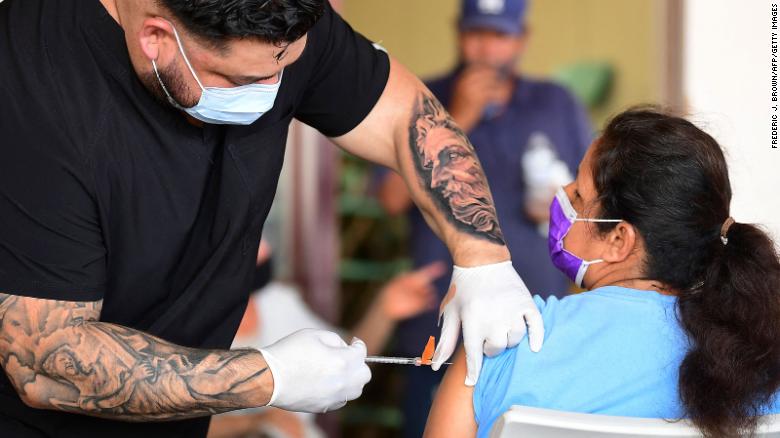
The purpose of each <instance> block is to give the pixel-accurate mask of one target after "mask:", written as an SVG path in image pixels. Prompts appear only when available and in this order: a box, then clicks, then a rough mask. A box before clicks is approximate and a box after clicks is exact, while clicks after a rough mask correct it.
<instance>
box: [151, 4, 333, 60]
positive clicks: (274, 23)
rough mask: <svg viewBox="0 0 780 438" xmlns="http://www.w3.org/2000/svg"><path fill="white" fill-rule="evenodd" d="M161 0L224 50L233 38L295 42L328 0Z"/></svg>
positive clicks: (194, 30) (280, 43) (304, 32)
mask: <svg viewBox="0 0 780 438" xmlns="http://www.w3.org/2000/svg"><path fill="white" fill-rule="evenodd" d="M158 1H159V3H160V4H161V5H162V6H163V7H165V8H166V9H168V10H169V11H171V13H173V15H174V16H175V17H176V18H177V19H178V20H179V21H181V22H182V24H184V26H185V27H186V28H187V30H189V31H190V32H192V33H193V34H195V35H196V36H198V37H200V38H201V39H202V40H204V41H205V42H207V43H209V44H211V45H212V46H214V47H217V48H220V49H224V48H225V47H226V43H227V41H228V40H230V39H232V38H257V39H258V40H260V41H264V42H269V43H273V44H277V45H282V44H286V43H291V42H293V41H296V40H298V39H299V38H301V37H302V36H303V35H304V34H306V32H308V31H309V29H311V28H312V27H313V26H314V24H315V23H316V22H317V20H319V19H320V17H321V16H322V14H323V12H324V10H325V3H324V1H325V0H158Z"/></svg>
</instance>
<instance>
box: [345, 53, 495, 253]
mask: <svg viewBox="0 0 780 438" xmlns="http://www.w3.org/2000/svg"><path fill="white" fill-rule="evenodd" d="M333 140H334V141H335V142H336V144H338V145H339V146H341V147H342V148H344V149H345V150H347V151H349V152H351V153H354V154H355V155H358V156H360V157H362V158H365V159H367V160H370V161H374V162H376V163H379V164H382V165H384V166H387V167H390V168H392V169H394V170H395V171H397V172H398V173H399V174H400V175H401V177H402V178H403V179H404V181H405V182H406V187H407V188H408V190H409V194H410V195H411V197H412V199H413V200H414V202H415V204H417V206H418V207H419V208H420V211H421V212H422V213H423V216H424V217H425V219H426V221H427V222H428V224H429V225H430V226H431V228H432V229H433V231H434V232H436V234H437V235H438V236H439V237H440V238H441V239H442V240H443V241H444V242H445V243H446V244H447V246H448V248H449V249H450V252H451V253H452V256H453V259H454V261H455V263H456V264H459V265H462V266H474V265H477V264H486V263H493V262H497V261H504V260H508V259H509V252H508V250H507V249H506V245H505V243H504V236H503V235H502V233H501V227H500V226H499V223H498V216H497V214H496V208H495V205H494V202H493V197H492V195H491V193H490V189H489V187H488V181H487V178H486V176H485V173H484V171H483V169H482V165H481V164H480V162H479V159H478V158H477V154H476V151H475V150H474V147H473V146H472V144H471V142H469V140H468V138H467V137H466V135H465V134H464V133H463V131H462V130H461V129H460V128H459V127H458V126H457V124H456V123H455V122H454V121H453V120H452V118H451V117H450V115H449V114H448V113H447V111H446V110H445V109H444V107H443V106H442V105H441V103H439V101H438V100H436V98H435V97H434V96H433V95H432V94H431V92H430V91H429V90H428V89H427V88H426V87H425V85H423V84H422V83H421V82H420V81H419V80H418V79H417V78H416V77H414V75H412V74H411V73H410V72H408V71H407V70H406V69H405V68H404V67H403V66H402V65H400V64H399V63H398V62H397V61H395V60H391V65H390V77H389V79H388V83H387V85H386V87H385V91H384V93H383V94H382V96H381V97H380V99H379V101H378V102H377V104H376V105H375V106H374V109H373V110H372V111H371V113H370V114H369V115H368V116H367V117H366V118H365V119H364V120H363V121H362V122H361V123H360V124H359V125H358V126H357V127H356V128H354V129H353V130H352V131H350V132H349V133H347V134H346V135H343V136H341V137H338V138H335V139H333Z"/></svg>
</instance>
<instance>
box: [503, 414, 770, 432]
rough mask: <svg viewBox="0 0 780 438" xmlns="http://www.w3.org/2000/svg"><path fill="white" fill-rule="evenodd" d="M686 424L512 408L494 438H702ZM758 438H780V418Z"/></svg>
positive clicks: (766, 421)
mask: <svg viewBox="0 0 780 438" xmlns="http://www.w3.org/2000/svg"><path fill="white" fill-rule="evenodd" d="M701 436H702V435H701V433H700V432H699V431H698V430H697V429H696V428H695V427H693V426H691V424H690V423H688V422H685V421H679V422H674V423H671V422H668V421H666V420H662V419H656V418H631V417H615V416H609V415H595V414H580V413H576V412H563V411H554V410H551V409H539V408H531V407H527V406H512V407H511V408H510V409H509V410H508V411H506V412H505V413H504V414H503V415H501V417H499V418H498V420H496V422H495V424H494V425H493V428H492V429H491V431H490V438H601V437H603V438H633V437H647V438H651V437H659V438H660V437H665V438H669V437H701ZM756 436H758V437H766V438H780V415H768V416H766V417H764V418H762V421H761V425H760V426H759V429H758V433H757V435H756Z"/></svg>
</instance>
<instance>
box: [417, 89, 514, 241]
mask: <svg viewBox="0 0 780 438" xmlns="http://www.w3.org/2000/svg"><path fill="white" fill-rule="evenodd" d="M409 145H410V147H411V148H412V157H413V160H414V163H415V168H416V171H417V175H418V177H419V180H420V183H421V184H422V185H423V188H424V189H426V191H427V192H428V193H430V195H431V196H432V197H433V199H434V201H435V204H436V206H437V207H438V208H439V210H441V212H442V213H444V215H445V216H446V217H447V219H448V220H449V221H450V222H451V223H453V224H454V225H455V226H456V227H457V228H458V229H460V230H462V231H465V232H467V233H469V234H471V235H474V236H477V237H481V238H484V239H487V240H490V241H492V242H495V243H498V244H502V245H503V244H504V236H503V235H502V234H501V229H500V228H499V226H498V217H497V215H496V208H495V206H494V204H493V198H492V196H491V194H490V189H489V188H488V183H487V179H486V177H485V174H484V172H483V171H482V166H481V165H480V163H479V159H478V158H477V154H476V152H475V151H474V147H473V146H472V145H471V143H470V142H469V140H468V138H466V135H465V134H464V133H463V131H461V130H460V128H458V126H457V125H456V124H455V123H454V122H453V120H452V119H451V118H450V116H449V114H447V111H446V110H445V109H444V107H443V106H442V105H441V103H439V102H438V101H437V100H436V98H435V97H433V96H431V95H429V94H425V93H420V94H419V96H418V98H417V101H416V103H415V107H414V109H413V111H412V119H411V123H410V125H409Z"/></svg>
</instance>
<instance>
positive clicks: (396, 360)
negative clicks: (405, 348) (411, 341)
mask: <svg viewBox="0 0 780 438" xmlns="http://www.w3.org/2000/svg"><path fill="white" fill-rule="evenodd" d="M366 363H388V364H396V365H414V366H418V367H419V366H421V365H430V363H425V364H424V363H422V361H421V359H420V358H419V357H390V356H367V357H366ZM442 365H452V362H444V363H443V364H442Z"/></svg>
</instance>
